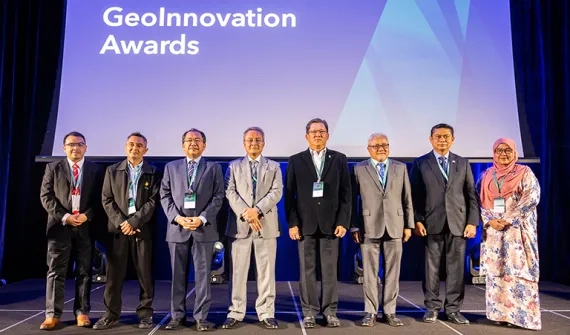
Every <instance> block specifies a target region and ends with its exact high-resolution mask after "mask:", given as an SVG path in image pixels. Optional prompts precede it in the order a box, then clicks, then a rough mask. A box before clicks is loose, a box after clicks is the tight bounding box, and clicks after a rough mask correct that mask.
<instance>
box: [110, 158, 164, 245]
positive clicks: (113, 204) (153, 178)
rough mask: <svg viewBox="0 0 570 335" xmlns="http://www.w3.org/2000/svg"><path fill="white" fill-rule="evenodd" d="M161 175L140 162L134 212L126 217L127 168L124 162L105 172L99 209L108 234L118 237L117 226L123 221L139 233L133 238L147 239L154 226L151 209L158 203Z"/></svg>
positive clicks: (151, 233) (150, 236)
mask: <svg viewBox="0 0 570 335" xmlns="http://www.w3.org/2000/svg"><path fill="white" fill-rule="evenodd" d="M160 180H161V175H160V173H159V172H158V170H157V168H156V167H154V166H152V165H150V164H149V163H147V162H146V161H144V162H143V166H142V172H141V176H140V178H139V182H138V185H137V200H136V208H137V211H136V212H135V213H134V214H132V215H128V214H127V213H128V209H129V189H128V187H129V167H128V162H127V160H124V161H122V162H120V163H116V164H113V165H111V166H109V167H108V168H107V172H106V173H105V181H104V182H103V194H102V198H103V199H102V200H103V208H104V209H105V212H106V213H107V216H108V217H109V223H108V225H107V229H108V231H109V233H113V234H117V233H121V234H122V232H121V228H120V226H121V223H123V222H124V221H125V220H126V221H127V222H128V223H129V224H130V225H131V226H132V227H133V229H140V231H141V232H140V233H137V234H136V235H135V236H137V237H140V238H145V239H151V238H152V236H153V229H154V228H153V226H155V222H156V217H155V209H156V205H157V204H158V203H159V189H160Z"/></svg>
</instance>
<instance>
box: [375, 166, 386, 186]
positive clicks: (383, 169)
mask: <svg viewBox="0 0 570 335" xmlns="http://www.w3.org/2000/svg"><path fill="white" fill-rule="evenodd" d="M376 167H377V169H378V177H380V184H382V188H385V185H384V178H385V176H386V164H385V163H378V164H377V165H376Z"/></svg>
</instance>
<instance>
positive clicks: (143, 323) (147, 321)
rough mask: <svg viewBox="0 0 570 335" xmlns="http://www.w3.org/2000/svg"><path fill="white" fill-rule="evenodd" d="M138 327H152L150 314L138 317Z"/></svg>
mask: <svg viewBox="0 0 570 335" xmlns="http://www.w3.org/2000/svg"><path fill="white" fill-rule="evenodd" d="M139 328H140V329H149V328H152V316H149V317H145V318H140V319H139Z"/></svg>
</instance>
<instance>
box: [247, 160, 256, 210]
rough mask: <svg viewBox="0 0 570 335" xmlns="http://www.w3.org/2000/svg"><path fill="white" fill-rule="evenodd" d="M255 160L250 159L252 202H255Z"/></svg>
mask: <svg viewBox="0 0 570 335" xmlns="http://www.w3.org/2000/svg"><path fill="white" fill-rule="evenodd" d="M257 163H258V162H257V161H250V162H249V164H250V165H251V186H252V188H253V203H254V204H255V191H256V187H257Z"/></svg>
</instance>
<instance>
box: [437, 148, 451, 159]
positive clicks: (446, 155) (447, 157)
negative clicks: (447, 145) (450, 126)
mask: <svg viewBox="0 0 570 335" xmlns="http://www.w3.org/2000/svg"><path fill="white" fill-rule="evenodd" d="M433 154H434V155H435V159H439V157H445V158H446V159H449V151H448V152H447V153H446V154H445V155H440V154H438V153H437V152H435V150H433Z"/></svg>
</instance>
